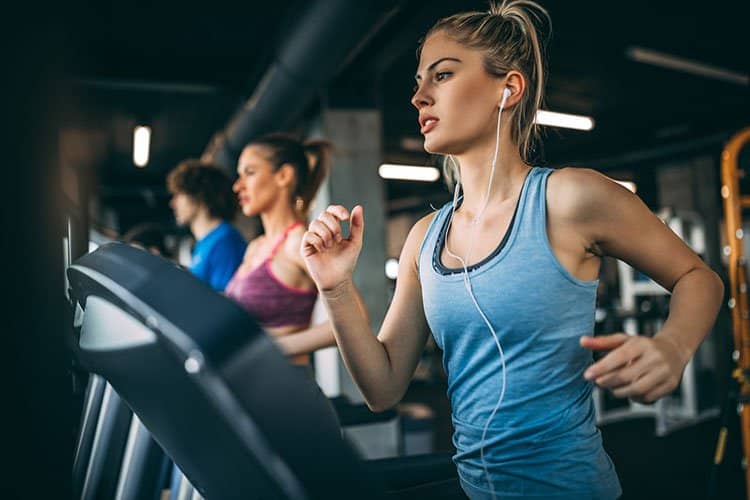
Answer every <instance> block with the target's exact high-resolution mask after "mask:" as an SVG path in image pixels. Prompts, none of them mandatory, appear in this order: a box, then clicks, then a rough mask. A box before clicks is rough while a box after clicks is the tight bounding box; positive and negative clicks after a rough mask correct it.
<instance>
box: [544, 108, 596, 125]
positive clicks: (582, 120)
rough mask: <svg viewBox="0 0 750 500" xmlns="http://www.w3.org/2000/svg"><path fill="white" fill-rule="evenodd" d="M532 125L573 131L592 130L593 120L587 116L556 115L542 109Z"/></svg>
mask: <svg viewBox="0 0 750 500" xmlns="http://www.w3.org/2000/svg"><path fill="white" fill-rule="evenodd" d="M534 123H536V124H538V125H546V126H548V127H561V128H572V129H575V130H591V129H592V128H594V119H593V118H591V117H589V116H581V115H570V114H567V113H556V112H554V111H546V110H543V109H540V110H538V111H537V112H536V118H535V119H534Z"/></svg>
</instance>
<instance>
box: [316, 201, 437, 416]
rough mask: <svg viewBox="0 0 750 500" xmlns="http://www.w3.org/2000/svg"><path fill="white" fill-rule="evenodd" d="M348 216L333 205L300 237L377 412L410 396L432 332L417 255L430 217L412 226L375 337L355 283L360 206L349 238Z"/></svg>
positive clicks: (353, 368)
mask: <svg viewBox="0 0 750 500" xmlns="http://www.w3.org/2000/svg"><path fill="white" fill-rule="evenodd" d="M349 218H350V214H349V212H348V211H347V210H346V209H345V208H344V207H342V206H330V207H328V208H327V209H326V211H325V212H323V213H322V214H321V215H320V216H318V218H317V219H315V220H314V221H313V222H312V223H311V224H310V227H309V229H308V231H307V232H306V233H305V235H304V236H303V238H302V256H303V258H304V259H305V263H306V264H307V267H308V270H309V271H310V275H311V276H312V278H313V280H314V281H315V283H316V285H317V287H318V289H319V291H320V295H321V299H322V300H323V303H324V304H325V306H326V308H327V309H328V315H329V318H330V320H331V323H332V325H333V330H334V336H335V337H336V343H337V344H338V346H339V350H340V351H341V356H342V358H343V359H344V363H345V364H346V367H347V369H348V370H349V373H351V375H352V378H353V379H354V381H355V383H356V384H357V386H358V387H359V390H360V391H361V392H362V395H363V396H364V398H365V401H366V402H367V405H368V406H369V407H370V408H371V409H372V410H373V411H382V410H385V409H387V408H390V407H392V406H393V405H395V404H396V403H397V402H398V401H399V400H400V399H401V397H402V396H403V395H404V393H405V392H406V389H407V388H408V386H409V382H410V381H411V378H412V375H413V374H414V370H415V369H416V367H417V363H418V362H419V359H420V357H421V354H422V350H423V349H424V345H425V342H426V341H427V336H428V335H429V330H428V327H427V321H426V320H425V316H424V309H423V307H422V292H421V287H420V284H419V280H418V276H417V257H418V252H419V247H420V245H421V243H422V239H423V238H424V234H425V232H426V230H427V227H428V226H429V219H430V218H431V216H428V217H425V218H423V219H422V220H420V221H419V222H417V224H415V225H414V227H413V228H412V230H411V231H410V233H409V236H408V237H407V239H406V243H405V244H404V248H403V250H402V252H401V258H400V261H399V262H400V263H401V265H400V266H399V272H398V279H397V281H396V291H395V294H394V296H393V301H392V302H391V306H390V307H389V308H388V311H387V313H386V315H385V319H384V320H383V324H382V326H381V328H380V332H379V333H378V336H377V337H376V336H375V335H374V334H373V331H372V329H371V328H370V325H369V321H368V316H367V310H366V309H365V305H364V302H363V301H362V297H361V296H360V294H359V292H358V291H357V289H356V287H355V286H354V283H353V281H352V274H353V271H354V267H355V264H356V261H357V258H358V256H359V252H360V250H361V247H362V234H363V230H364V220H363V216H362V207H360V206H358V207H355V208H354V210H352V213H351V223H350V226H351V231H350V232H351V234H350V237H349V238H347V239H344V238H342V235H341V221H345V220H348V219H349Z"/></svg>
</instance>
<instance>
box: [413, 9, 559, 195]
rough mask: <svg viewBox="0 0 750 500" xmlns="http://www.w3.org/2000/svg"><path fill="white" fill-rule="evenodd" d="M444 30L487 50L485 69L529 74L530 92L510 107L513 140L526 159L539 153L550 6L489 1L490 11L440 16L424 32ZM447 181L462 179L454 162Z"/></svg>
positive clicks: (448, 168) (446, 166)
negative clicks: (538, 117)
mask: <svg viewBox="0 0 750 500" xmlns="http://www.w3.org/2000/svg"><path fill="white" fill-rule="evenodd" d="M439 32H440V33H445V34H446V35H447V36H449V37H450V38H451V39H453V40H455V41H456V42H458V43H460V44H462V45H464V46H466V47H469V48H472V49H475V50H478V51H480V52H482V54H483V56H484V58H483V60H484V68H485V70H486V71H487V73H489V74H490V75H493V76H496V77H498V78H499V77H502V76H504V75H505V74H506V73H507V72H508V71H510V70H516V71H519V72H520V73H522V74H523V75H524V77H525V78H526V84H527V85H526V89H528V91H527V92H525V95H523V96H522V97H521V100H520V101H519V103H518V104H517V105H516V106H514V107H513V108H512V109H511V110H510V112H511V124H512V126H511V131H510V132H511V139H512V140H513V142H515V143H516V144H518V152H519V154H520V155H521V158H522V159H523V160H524V161H525V162H526V163H532V161H533V158H534V155H537V154H539V148H540V146H541V142H540V140H541V131H540V128H539V126H538V125H537V124H536V123H534V118H535V117H536V112H537V110H538V109H540V108H541V107H542V103H543V101H544V84H545V81H546V78H547V61H546V47H547V44H548V43H549V40H550V38H551V36H552V22H551V20H550V17H549V14H548V13H547V11H546V10H545V9H544V7H542V6H541V5H539V4H538V3H536V2H534V1H532V0H503V1H502V2H497V1H493V0H490V2H489V10H487V11H486V12H462V13H459V14H454V15H452V16H449V17H445V18H443V19H440V20H439V21H438V22H437V23H435V25H434V26H433V27H432V28H430V30H429V31H428V32H427V34H426V35H425V37H424V39H423V41H422V43H421V44H420V46H419V49H418V51H417V55H419V54H420V53H421V50H422V46H423V45H424V40H427V39H428V38H429V37H430V36H431V35H433V34H435V33H439ZM443 173H444V174H445V179H446V181H447V182H448V185H449V186H451V185H452V184H454V183H455V182H456V180H458V178H459V177H458V176H459V172H458V171H457V169H456V167H455V162H451V161H448V160H447V159H446V160H445V161H444V162H443Z"/></svg>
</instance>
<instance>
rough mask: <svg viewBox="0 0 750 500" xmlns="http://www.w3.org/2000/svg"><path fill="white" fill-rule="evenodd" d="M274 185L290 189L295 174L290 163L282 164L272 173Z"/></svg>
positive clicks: (294, 179)
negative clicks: (274, 179) (274, 180)
mask: <svg viewBox="0 0 750 500" xmlns="http://www.w3.org/2000/svg"><path fill="white" fill-rule="evenodd" d="M274 177H275V178H276V183H277V184H278V185H279V187H282V188H285V187H290V186H292V185H293V184H294V182H295V181H296V177H297V173H296V172H295V171H294V167H293V166H292V165H291V163H283V164H282V165H281V166H280V167H279V168H278V170H276V172H274Z"/></svg>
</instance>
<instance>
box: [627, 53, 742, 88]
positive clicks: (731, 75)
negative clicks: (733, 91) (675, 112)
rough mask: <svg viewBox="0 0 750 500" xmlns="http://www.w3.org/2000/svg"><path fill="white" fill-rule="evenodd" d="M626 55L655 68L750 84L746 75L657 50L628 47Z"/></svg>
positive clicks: (739, 83)
mask: <svg viewBox="0 0 750 500" xmlns="http://www.w3.org/2000/svg"><path fill="white" fill-rule="evenodd" d="M625 54H626V55H627V56H628V57H629V58H630V59H632V60H633V61H636V62H640V63H645V64H652V65H654V66H660V67H662V68H668V69H673V70H676V71H682V72H685V73H692V74H694V75H699V76H705V77H706V78H713V79H715V80H723V81H725V82H729V83H734V84H737V85H747V84H748V83H750V77H748V75H746V74H743V73H738V72H736V71H731V70H728V69H724V68H719V67H717V66H711V65H710V64H704V63H701V62H697V61H693V60H690V59H685V58H682V57H676V56H673V55H669V54H665V53H663V52H657V51H656V50H651V49H644V48H643V47H628V48H627V49H625Z"/></svg>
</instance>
